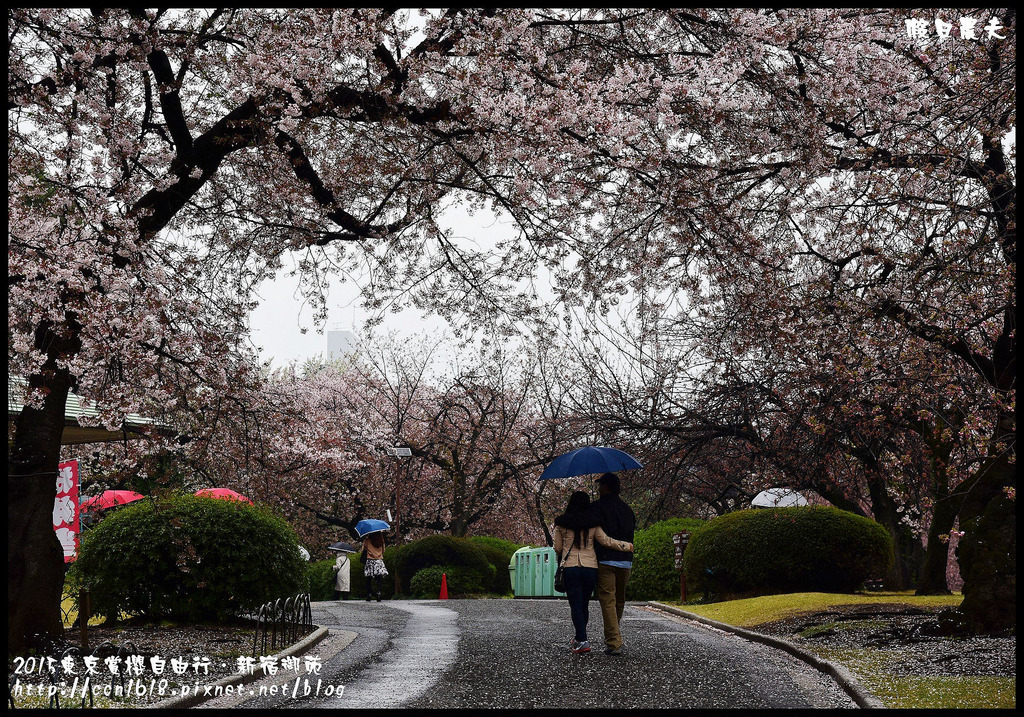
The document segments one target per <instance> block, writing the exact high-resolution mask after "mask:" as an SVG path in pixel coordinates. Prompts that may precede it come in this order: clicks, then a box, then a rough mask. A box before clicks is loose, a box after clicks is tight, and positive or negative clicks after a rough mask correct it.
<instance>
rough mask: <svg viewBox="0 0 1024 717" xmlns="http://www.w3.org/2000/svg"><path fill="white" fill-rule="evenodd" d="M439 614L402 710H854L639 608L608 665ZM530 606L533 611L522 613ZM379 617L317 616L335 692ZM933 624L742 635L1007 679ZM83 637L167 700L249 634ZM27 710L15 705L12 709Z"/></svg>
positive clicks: (815, 679) (210, 677)
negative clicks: (454, 640)
mask: <svg viewBox="0 0 1024 717" xmlns="http://www.w3.org/2000/svg"><path fill="white" fill-rule="evenodd" d="M435 604H436V603H435ZM321 605H324V604H321ZM447 605H448V606H449V607H451V608H452V609H455V610H456V611H457V612H458V613H459V619H458V624H459V626H460V629H461V637H460V640H459V648H458V657H457V663H456V664H458V665H459V667H458V668H457V669H456V670H453V671H451V672H449V673H447V674H445V675H443V676H442V677H441V678H440V680H438V682H437V684H436V685H435V686H434V687H432V688H431V689H430V690H429V691H427V692H426V693H425V694H423V695H421V696H419V697H418V698H417V699H416V701H414V702H412V703H410V704H408V705H406V706H409V707H420V708H460V707H462V708H464V707H479V708H491V707H508V706H520V707H544V706H547V705H546V704H545V700H546V698H545V697H544V695H550V694H557V693H558V692H559V690H560V689H562V688H563V686H564V685H565V684H566V682H567V680H569V679H570V678H569V676H570V675H571V679H572V680H573V681H582V682H583V683H585V684H589V685H591V686H593V687H594V689H593V692H592V694H591V693H586V694H588V695H590V696H588V697H585V698H584V699H583V700H582V702H580V705H579V706H580V707H598V708H600V707H607V706H609V704H608V702H607V700H605V699H604V698H603V697H601V695H602V694H604V695H607V694H609V693H616V692H618V693H619V694H621V695H624V696H625V699H624V700H621V701H618V702H616V705H615V706H618V707H624V708H631V707H633V708H635V707H651V706H659V707H669V706H672V707H687V706H690V707H694V706H695V707H731V708H739V707H769V708H771V707H779V706H810V707H838V706H851V703H850V701H849V699H848V698H847V697H846V695H845V694H844V693H841V691H839V690H838V688H837V687H836V685H835V683H834V682H833V681H832V680H830V679H828V678H825V677H824V676H823V675H821V674H820V673H818V672H817V671H814V670H810V669H809V668H806V666H805V665H803V663H799V661H796V660H794V659H793V658H791V657H789V656H788V655H785V654H784V653H782V652H781V651H779V650H774V649H771V648H767V647H764V646H754V645H753V644H752V643H749V642H747V641H745V640H742V639H740V638H738V637H735V636H732V635H726V634H725V633H721V634H717V635H716V634H715V633H716V631H714V630H710V631H709V629H708V628H705V627H696V626H695V625H693V623H689V622H688V621H686V620H683V619H675V618H666V617H665V616H664V615H663V614H661V613H657V614H655V613H653V612H652V611H648V610H647V609H646V608H644V607H643V606H642V605H639V604H636V605H631V606H630V607H629V609H628V612H627V614H626V616H625V617H626V619H625V620H624V621H623V634H624V636H625V638H626V643H627V645H626V649H625V650H624V655H623V657H622V658H614V657H608V656H605V655H603V654H601V653H600V649H599V647H598V649H595V650H594V652H593V653H591V654H590V655H586V656H580V655H572V654H571V653H570V652H569V651H568V649H567V648H566V646H565V645H563V644H562V643H563V642H567V641H568V636H569V627H568V624H569V621H568V609H567V607H566V606H565V604H564V603H562V602H560V601H519V600H516V601H513V600H503V601H483V600H453V601H450V602H449V603H447ZM527 605H532V606H533V607H532V608H530V609H529V610H527V607H526V606H527ZM595 607H596V606H595ZM373 608H377V609H376V610H374V609H373ZM380 608H385V606H384V605H380V606H377V605H376V604H374V605H373V606H372V608H370V609H359V608H357V609H355V610H353V609H352V606H347V608H346V610H345V611H344V612H337V611H335V612H331V611H328V610H325V609H323V608H320V609H317V610H316V612H315V614H314V617H315V621H316V622H317V623H319V624H334V625H335V626H340V627H345V626H348V627H349V628H350V629H352V630H355V631H358V632H359V634H360V636H361V638H362V639H360V640H357V641H356V642H354V643H352V644H351V645H348V646H347V647H345V649H343V650H341V652H340V653H339V655H340V656H344V664H345V665H347V667H343V668H341V669H340V672H339V673H338V678H339V679H341V680H342V681H344V682H346V683H349V684H357V683H359V681H360V680H361V679H364V678H365V677H366V674H365V673H366V669H367V665H368V664H374V663H376V662H379V660H380V656H381V655H382V654H383V653H384V651H386V650H387V649H388V646H389V637H388V635H389V634H398V633H399V632H400V631H401V629H402V627H403V625H404V624H405V623H406V621H407V619H408V616H407V615H405V614H403V613H402V612H400V611H398V610H391V609H386V608H385V609H384V610H381V609H380ZM527 614H528V615H529V619H527ZM935 614H936V613H935V612H931V611H927V610H922V609H918V608H908V609H898V608H894V606H891V605H888V606H886V605H869V606H845V607H840V608H834V609H830V610H828V611H826V612H820V613H815V614H812V615H804V616H801V617H798V618H793V619H789V620H783V621H778V622H772V623H766V624H762V625H758V626H756V627H754V628H752V629H753V630H755V631H757V632H761V633H764V634H768V635H773V636H776V637H781V638H783V639H786V640H789V641H790V642H793V643H794V644H796V645H798V646H800V647H801V648H803V649H805V650H807V651H809V652H813V653H815V654H818V655H820V656H822V657H824V658H826V659H829V660H832V661H835V662H841V663H843V664H845V665H846V666H847V667H848V668H849V669H851V671H852V672H854V674H855V675H858V678H865V677H866V678H867V679H864V680H863V682H864V683H866V684H867V683H870V676H868V675H864V674H863V669H864V664H870V665H871V666H872V669H879V670H882V671H884V672H886V673H887V674H897V675H910V676H925V677H935V676H937V677H944V676H948V677H958V676H1010V677H1016V668H1017V663H1016V637H1015V636H1007V637H970V638H953V637H934V636H930V635H928V634H927V632H928V630H927V628H928V626H929V625H930V624H932V623H934V621H935ZM600 625H601V622H600V615H599V613H597V614H595V613H593V612H592V616H591V629H592V632H593V633H594V634H592V635H591V638H592V639H595V646H598V645H599V643H600V629H601V628H600ZM510 626H513V627H510ZM563 633H564V634H563ZM513 635H514V637H513ZM89 636H90V644H91V646H92V647H93V649H95V648H96V647H97V646H98V645H100V644H101V643H103V642H104V641H106V640H110V641H111V642H112V643H113V644H114V645H122V644H124V643H126V642H131V643H133V644H134V646H135V647H136V649H137V651H138V652H139V653H141V654H143V655H147V656H151V655H157V656H162V657H164V658H165V659H166V660H167V665H166V667H165V669H164V672H163V674H162V675H156V674H154V672H153V671H152V665H151V664H150V663H148V662H147V665H146V668H145V669H144V670H143V673H142V674H141V675H139V676H137V677H136V679H137V680H140V681H142V682H143V683H144V684H149V681H150V680H151V679H154V680H157V681H159V679H161V678H164V679H167V680H168V686H169V687H171V686H173V685H180V684H183V683H192V682H194V681H197V680H198V681H200V682H202V683H204V684H209V683H212V682H215V681H217V680H219V679H221V678H223V677H227V676H230V675H234V674H236V672H237V664H236V662H235V659H236V658H237V657H238V656H239V655H248V654H250V651H251V645H252V637H253V631H252V629H251V628H247V627H241V626H230V627H229V626H193V627H166V626H136V627H131V626H119V627H116V628H90V630H89ZM67 637H68V639H69V640H70V641H74V642H75V643H76V644H77V638H78V633H77V630H75V631H69V632H68V636H67ZM562 638H565V639H564V640H563V639H562ZM315 651H316V649H314V652H315ZM849 655H861V656H865V655H866V656H867V659H866V660H865V661H862V662H861V664H857V663H850V662H844V660H843V659H840V658H843V657H845V656H849ZM196 657H209V658H210V661H209V667H208V668H207V669H208V673H206V672H203V671H202V670H200V671H198V672H197V671H196V670H195V669H194V664H195V661H196ZM172 658H178V659H179V660H181V661H184V662H187V663H188V668H187V670H186V672H185V674H183V675H175V674H174V673H173V670H172V668H171V664H170V661H171V659H172ZM794 663H797V664H794ZM9 667H10V666H9ZM79 670H81V665H79ZM9 671H10V669H9ZM98 672H99V676H98V678H96V677H94V678H93V680H94V683H105V684H110V675H109V672H108V671H106V668H105V666H104V665H103V664H102V660H101V662H100V665H99V669H98ZM768 673H775V674H782V675H785V676H786V678H785V685H781V686H780V685H777V684H771V685H765V684H760V683H759V680H760V679H761V678H759V677H758V676H759V675H762V674H768ZM22 680H23V681H27V682H36V683H38V682H41V681H43V678H41V677H39V676H38V675H36V676H30V677H28V678H27V679H26V677H25V676H22ZM172 683H173V684H172ZM480 685H488V686H489V687H488V688H487V689H481V688H480ZM495 686H497V689H495ZM794 693H799V694H800V695H801V697H800V700H799V704H797V705H794V704H792V703H791V699H792V695H793V694H794ZM648 695H661V696H662V698H661V699H663V700H665V703H663V704H658V705H651V704H650V703H649V699H648V697H647V696H648ZM159 699H160V696H159V695H156V694H152V693H150V692H148V691H147V693H146V694H145V695H144V696H141V697H139V696H132V697H131V698H130V699H127V700H120V701H115V702H114V703H109V702H105V704H106V706H125V707H128V706H145V704H147V703H151V702H154V701H158V700H159ZM43 702H44V703H45V700H44V701H43ZM29 703H31V700H21V701H19V702H18V706H19V707H20V706H28V704H29ZM39 706H42V705H39ZM292 706H296V705H292Z"/></svg>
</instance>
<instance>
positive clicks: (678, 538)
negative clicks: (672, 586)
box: [672, 530, 690, 602]
mask: <svg viewBox="0 0 1024 717" xmlns="http://www.w3.org/2000/svg"><path fill="white" fill-rule="evenodd" d="M672 542H673V543H674V544H675V546H676V570H678V571H679V602H686V574H685V573H684V572H683V554H684V553H685V552H686V544H687V543H689V542H690V531H688V530H684V531H682V532H680V533H675V534H674V535H673V536H672Z"/></svg>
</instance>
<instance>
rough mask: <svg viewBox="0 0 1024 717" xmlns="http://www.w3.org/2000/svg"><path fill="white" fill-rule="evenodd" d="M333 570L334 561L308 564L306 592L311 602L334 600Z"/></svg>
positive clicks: (319, 561) (318, 561)
mask: <svg viewBox="0 0 1024 717" xmlns="http://www.w3.org/2000/svg"><path fill="white" fill-rule="evenodd" d="M353 567H354V566H353ZM333 568H334V561H333V560H317V561H313V562H309V563H306V590H307V591H308V592H309V599H310V600H313V601H318V600H333V599H334V570H333Z"/></svg>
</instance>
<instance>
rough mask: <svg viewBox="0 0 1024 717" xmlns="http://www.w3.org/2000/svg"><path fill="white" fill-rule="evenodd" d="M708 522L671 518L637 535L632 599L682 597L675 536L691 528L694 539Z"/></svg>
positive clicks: (629, 595)
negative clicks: (673, 540)
mask: <svg viewBox="0 0 1024 717" xmlns="http://www.w3.org/2000/svg"><path fill="white" fill-rule="evenodd" d="M706 524H707V521H705V520H698V519H695V518H669V519H668V520H663V521H661V522H660V523H655V524H654V525H651V526H650V527H648V528H645V529H643V530H638V531H636V533H635V534H634V536H633V556H634V557H633V571H632V572H631V573H630V576H629V583H627V585H626V598H627V599H628V600H672V599H675V600H678V599H679V571H678V570H676V557H675V544H674V543H673V542H672V535H673V534H675V533H679V532H682V531H684V530H688V531H690V539H691V540H692V539H693V536H694V535H695V534H696V533H697V531H699V530H700V529H701V528H703V527H704V525H706Z"/></svg>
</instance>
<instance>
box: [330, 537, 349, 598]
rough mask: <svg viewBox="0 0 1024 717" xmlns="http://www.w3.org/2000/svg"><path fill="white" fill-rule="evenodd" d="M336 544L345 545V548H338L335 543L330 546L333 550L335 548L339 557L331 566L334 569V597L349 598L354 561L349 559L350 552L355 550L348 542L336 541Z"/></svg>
mask: <svg viewBox="0 0 1024 717" xmlns="http://www.w3.org/2000/svg"><path fill="white" fill-rule="evenodd" d="M335 545H337V546H344V548H342V547H338V548H336V547H335V546H334V545H332V546H331V548H330V549H331V550H335V551H337V553H338V557H337V558H336V559H335V561H334V565H332V567H331V570H333V571H334V599H335V600H347V599H348V593H349V591H350V590H351V589H352V587H351V570H352V561H351V560H350V559H349V557H348V554H349V553H351V552H353V551H352V550H351V549H350V546H349V545H348V543H335ZM345 548H348V549H345Z"/></svg>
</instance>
